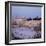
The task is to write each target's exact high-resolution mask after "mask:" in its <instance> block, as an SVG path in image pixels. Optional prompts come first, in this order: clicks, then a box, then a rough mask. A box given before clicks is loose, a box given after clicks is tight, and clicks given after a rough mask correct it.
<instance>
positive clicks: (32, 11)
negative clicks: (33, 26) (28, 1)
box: [12, 6, 41, 18]
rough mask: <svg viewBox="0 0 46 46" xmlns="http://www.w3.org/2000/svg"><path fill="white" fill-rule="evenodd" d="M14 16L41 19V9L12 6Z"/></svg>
mask: <svg viewBox="0 0 46 46" xmlns="http://www.w3.org/2000/svg"><path fill="white" fill-rule="evenodd" d="M12 16H25V17H26V18H29V17H31V18H35V17H37V16H38V17H41V7H28V6H12Z"/></svg>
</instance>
